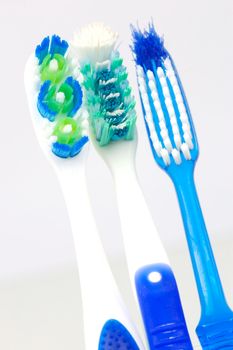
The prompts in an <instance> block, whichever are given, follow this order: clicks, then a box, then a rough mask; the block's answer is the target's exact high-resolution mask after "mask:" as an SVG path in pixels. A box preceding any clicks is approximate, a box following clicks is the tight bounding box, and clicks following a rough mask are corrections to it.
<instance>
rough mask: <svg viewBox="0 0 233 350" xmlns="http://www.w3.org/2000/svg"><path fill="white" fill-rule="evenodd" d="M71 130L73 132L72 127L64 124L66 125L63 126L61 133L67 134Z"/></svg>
mask: <svg viewBox="0 0 233 350" xmlns="http://www.w3.org/2000/svg"><path fill="white" fill-rule="evenodd" d="M72 130H73V129H72V125H70V124H66V125H65V126H64V128H63V129H62V131H63V132H64V133H65V134H69V133H70V132H71V131H72Z"/></svg>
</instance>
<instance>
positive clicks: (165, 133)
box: [160, 129, 168, 140]
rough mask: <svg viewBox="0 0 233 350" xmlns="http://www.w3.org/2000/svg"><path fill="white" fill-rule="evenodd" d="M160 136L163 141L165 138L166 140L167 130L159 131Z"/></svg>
mask: <svg viewBox="0 0 233 350" xmlns="http://www.w3.org/2000/svg"><path fill="white" fill-rule="evenodd" d="M160 135H161V136H162V138H163V140H165V139H166V138H168V131H167V129H162V130H161V131H160Z"/></svg>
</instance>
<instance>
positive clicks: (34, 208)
mask: <svg viewBox="0 0 233 350" xmlns="http://www.w3.org/2000/svg"><path fill="white" fill-rule="evenodd" d="M152 17H153V19H154V23H155V26H156V28H157V31H158V32H159V33H160V34H164V36H165V43H166V47H167V48H168V49H169V51H170V53H171V54H172V56H173V58H174V60H175V62H176V65H177V68H178V70H179V73H180V76H181V79H182V82H183V85H184V87H185V91H186V95H187V96H188V100H189V104H190V107H191V111H192V115H193V119H194V123H195V126H196V131H197V134H198V139H199V143H200V148H201V156H200V159H199V161H198V165H197V169H196V182H197V187H198V190H199V193H200V199H201V203H202V208H203V211H204V215H205V217H206V222H207V226H208V229H209V232H210V236H211V241H212V244H213V247H214V250H215V252H216V259H217V262H218V265H219V270H220V273H221V277H222V280H223V283H224V287H225V290H226V294H227V296H228V299H229V302H230V304H231V305H233V296H232V292H233V278H232V273H231V272H232V261H233V257H232V250H233V215H232V213H233V211H232V209H233V157H232V148H233V145H232V128H233V103H232V100H233V89H232V82H233V68H232V62H233V2H232V1H231V0H222V1H213V0H206V1H203V0H196V1H187V0H186V1H185V0H173V1H166V0H163V1H162V0H161V1H158V0H153V1H149V0H144V1H141V2H140V1H137V2H136V1H134V2H133V1H123V0H118V1H117V2H112V1H106V0H99V1H94V0H89V1H83V2H82V1H80V0H77V1H71V0H66V1H60V2H59V1H55V0H51V1H48V0H47V1H45V0H41V1H34V0H33V1H29V0H28V1H26V0H25V1H23V0H20V1H17V0H0V39H1V58H0V62H1V75H0V77H1V86H0V89H1V90H0V91H1V94H0V101H1V136H0V155H1V172H0V179H1V181H0V225H1V229H0V310H1V311H0V348H3V349H4V350H21V349H24V350H28V349H30V350H31V349H33V350H37V349H38V350H39V349H44V350H47V349H49V350H53V349H54V350H55V349H56V350H65V349H69V350H73V349H82V348H83V346H82V345H81V344H82V329H81V311H80V295H79V285H78V274H77V269H76V265H75V255H74V246H73V241H72V236H71V230H70V226H69V222H68V217H67V212H66V208H65V205H64V201H63V198H62V195H61V191H60V188H59V185H58V182H57V179H56V178H55V175H54V173H53V171H52V168H51V167H50V165H49V164H48V163H47V161H46V159H45V158H44V155H43V154H42V152H41V150H40V148H39V146H38V144H37V140H36V138H35V136H34V133H33V129H32V125H31V122H30V117H29V112H28V108H27V103H26V98H25V93H24V86H23V71H24V65H25V62H26V60H27V57H28V55H29V54H30V53H31V52H32V51H33V49H34V47H35V45H37V44H38V43H39V42H40V41H41V39H42V38H43V37H44V36H46V35H48V34H54V33H56V34H60V35H61V36H62V37H63V38H65V39H67V40H69V39H70V38H71V37H72V33H73V31H74V29H75V28H79V27H81V26H82V25H86V24H88V23H89V22H92V21H94V20H101V21H104V22H105V23H106V24H108V25H110V26H111V27H112V29H113V30H116V31H118V32H119V36H120V43H121V46H120V50H121V53H122V56H123V57H124V60H125V63H126V64H127V66H128V70H129V74H130V80H131V83H132V85H133V87H134V88H135V95H136V98H137V100H138V93H137V88H136V81H135V72H134V65H133V61H132V56H131V53H130V49H129V43H130V29H129V24H130V23H134V24H135V23H137V22H138V23H139V25H141V26H142V27H143V25H144V24H145V23H147V22H148V21H149V20H150V19H151V18H152ZM137 107H138V130H139V136H140V137H139V146H138V153H137V168H138V174H139V178H140V182H141V185H142V188H143V190H144V193H145V197H146V199H147V202H148V205H149V207H150V209H151V213H152V215H153V217H154V220H155V223H156V225H157V227H158V229H159V231H160V232H161V237H162V239H163V242H164V244H165V246H166V248H167V251H168V252H169V254H170V257H171V260H172V263H173V267H174V270H175V272H176V276H177V279H178V282H179V286H180V291H181V295H182V298H183V304H184V308H185V311H186V317H187V320H188V323H189V327H190V332H191V333H192V334H193V339H194V343H195V344H196V345H195V346H196V348H198V345H197V344H198V343H197V340H196V338H195V336H194V328H195V326H196V325H197V323H198V318H199V305H198V299H197V295H196V290H195V285H194V281H193V277H192V271H191V267H190V261H189V258H188V254H187V249H186V244H185V238H184V232H183V227H182V223H181V218H180V214H179V210H178V206H177V201H176V197H175V193H174V190H173V187H172V184H171V183H170V180H169V179H168V177H167V176H166V175H165V173H163V172H162V171H161V170H160V169H159V168H158V167H157V165H155V163H154V161H153V158H152V154H151V151H150V149H149V144H148V141H147V137H146V134H145V130H144V125H143V123H142V117H141V111H140V106H139V103H138V106H137ZM88 182H89V185H90V187H89V188H90V194H91V197H92V202H93V208H94V210H95V214H96V219H97V223H98V226H99V229H100V232H101V236H102V239H103V243H104V246H105V248H106V251H107V253H108V256H109V258H110V261H111V263H112V266H113V269H114V272H115V274H116V278H117V279H118V281H119V283H120V287H121V289H122V290H124V291H125V297H126V300H128V302H129V304H130V308H131V309H132V311H133V312H134V305H133V304H132V302H131V301H130V300H131V298H130V296H131V294H130V290H129V286H128V284H127V278H128V276H127V274H126V272H125V270H124V255H123V249H122V241H121V236H120V224H119V220H118V213H117V209H116V203H115V197H114V192H113V186H112V180H111V177H110V174H109V173H108V171H107V169H106V167H105V166H104V164H103V163H102V161H101V160H100V159H99V158H98V157H97V155H96V154H95V152H94V151H93V150H91V153H90V157H89V162H88Z"/></svg>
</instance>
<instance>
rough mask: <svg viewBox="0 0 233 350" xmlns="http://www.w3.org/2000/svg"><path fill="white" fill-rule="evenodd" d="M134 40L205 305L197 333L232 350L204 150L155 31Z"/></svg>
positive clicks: (232, 328)
mask: <svg viewBox="0 0 233 350" xmlns="http://www.w3.org/2000/svg"><path fill="white" fill-rule="evenodd" d="M132 35H133V48H132V49H133V52H134V54H135V62H136V67H137V77H138V86H139V92H140V98H141V102H142V109H143V113H144V117H145V118H144V119H145V123H146V129H147V132H148V136H149V141H150V145H151V149H152V152H153V156H154V159H155V161H156V162H157V164H158V165H159V166H160V167H161V168H162V169H163V170H165V172H166V173H167V174H168V175H169V176H170V178H171V180H172V182H173V184H174V186H175V189H176V193H177V197H178V201H179V205H180V209H181V214H182V218H183V222H184V228H185V232H186V238H187V242H188V247H189V252H190V256H191V260H192V265H193V270H194V275H195V279H196V284H197V289H198V293H199V298H200V303H201V318H200V322H199V324H198V326H197V329H196V332H197V335H198V337H199V340H200V342H201V344H202V347H203V349H232V348H233V313H232V311H231V309H230V308H229V306H228V304H227V302H226V299H225V296H224V292H223V288H222V285H221V281H220V277H219V274H218V270H217V266H216V262H215V260H214V255H213V252H212V248H211V245H210V241H209V238H208V233H207V230H206V226H205V222H204V218H203V214H202V211H201V207H200V204H199V200H198V196H197V192H196V188H195V183H194V168H195V164H196V161H197V158H198V153H199V150H198V143H197V137H196V134H195V130H194V126H193V122H192V119H191V114H190V110H189V107H188V103H187V100H186V97H185V94H184V91H183V88H182V85H181V81H180V78H179V76H178V73H177V70H176V68H175V65H174V62H173V60H172V58H171V56H170V54H169V53H168V52H167V50H166V49H165V48H164V44H163V40H162V39H161V38H160V37H159V36H158V35H157V33H156V32H155V29H154V26H153V25H150V26H149V29H148V30H145V31H144V32H142V31H140V30H138V29H135V28H133V29H132Z"/></svg>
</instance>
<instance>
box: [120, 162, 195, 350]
mask: <svg viewBox="0 0 233 350" xmlns="http://www.w3.org/2000/svg"><path fill="white" fill-rule="evenodd" d="M115 184H116V193H117V200H118V207H119V213H120V217H121V225H122V232H123V238H124V244H125V250H126V257H127V261H128V267H129V272H130V279H131V283H132V287H133V290H134V292H135V294H136V296H137V299H138V302H139V305H140V308H141V313H142V318H143V323H144V326H145V329H146V333H147V337H148V341H149V343H150V349H151V350H154V349H155V348H156V349H157V348H159V346H158V344H159V343H160V345H161V346H162V345H163V346H165V345H166V347H163V349H166V348H169V349H175V348H176V349H177V347H176V346H177V344H178V343H179V345H180V344H181V343H182V344H183V343H185V344H186V346H185V347H184V348H183V347H180V349H181V348H182V349H192V345H191V342H190V339H189V335H188V330H187V327H186V324H185V319H184V314H183V310H182V306H181V301H180V297H179V292H178V288H177V285H176V282H175V277H174V275H173V272H172V270H171V268H170V267H169V261H168V258H167V255H166V252H165V250H164V247H163V245H162V241H161V239H160V237H159V234H158V233H157V231H156V228H155V225H154V223H153V220H152V217H151V215H150V212H149V210H148V207H147V204H146V202H145V199H144V197H143V194H142V191H141V189H140V187H139V185H138V182H137V178H136V176H135V170H134V169H132V168H130V167H128V168H127V171H125V169H124V171H122V169H121V168H120V167H119V169H118V172H117V176H115ZM151 272H155V273H157V275H159V276H160V278H161V279H160V280H159V281H158V283H151V282H150V281H149V279H148V278H149V274H150V273H151ZM144 292H145V293H144ZM162 315H163V316H162ZM177 323H178V324H177Z"/></svg>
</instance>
